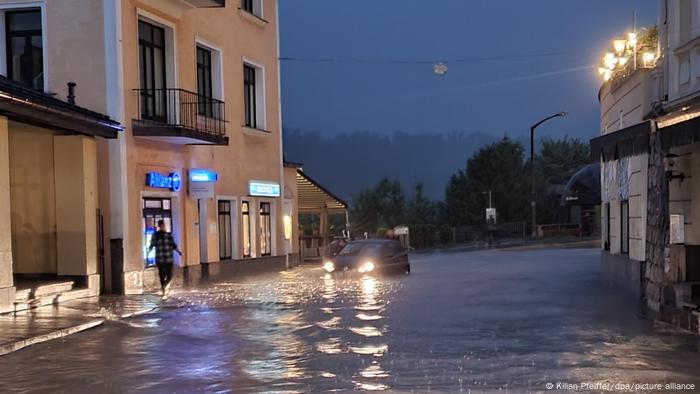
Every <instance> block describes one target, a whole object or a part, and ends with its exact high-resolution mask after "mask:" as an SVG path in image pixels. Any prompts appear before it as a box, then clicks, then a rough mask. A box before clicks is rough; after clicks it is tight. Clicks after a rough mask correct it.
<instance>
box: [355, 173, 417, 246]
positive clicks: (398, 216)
mask: <svg viewBox="0 0 700 394" xmlns="http://www.w3.org/2000/svg"><path fill="white" fill-rule="evenodd" d="M352 202H353V204H352V210H351V213H350V215H351V217H352V222H353V228H354V229H355V230H356V231H358V230H359V231H360V232H368V233H371V234H372V233H374V232H376V231H377V229H379V228H380V227H394V226H397V225H399V224H402V222H403V220H404V218H405V217H406V212H405V210H406V206H405V204H406V198H405V196H404V193H403V190H402V189H401V183H400V182H399V181H398V180H394V181H391V180H389V179H388V178H383V179H381V180H380V181H379V182H378V183H377V184H376V185H375V186H373V187H370V188H367V189H365V190H363V191H362V192H360V194H358V195H357V196H356V197H354V198H353V200H352Z"/></svg>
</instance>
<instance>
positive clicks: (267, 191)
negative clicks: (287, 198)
mask: <svg viewBox="0 0 700 394" xmlns="http://www.w3.org/2000/svg"><path fill="white" fill-rule="evenodd" d="M248 194H249V195H251V196H253V197H279V196H280V185H279V183H275V182H264V181H250V182H248Z"/></svg>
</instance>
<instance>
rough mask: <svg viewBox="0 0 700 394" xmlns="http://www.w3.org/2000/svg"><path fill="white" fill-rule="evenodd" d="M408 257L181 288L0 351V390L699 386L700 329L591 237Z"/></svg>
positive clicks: (521, 389) (474, 389)
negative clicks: (140, 307) (606, 257)
mask: <svg viewBox="0 0 700 394" xmlns="http://www.w3.org/2000/svg"><path fill="white" fill-rule="evenodd" d="M411 263H412V273H411V274H410V275H398V276H389V277H360V276H357V277H355V276H342V275H341V276H330V275H326V274H325V272H324V271H322V270H321V269H320V268H317V267H308V266H307V267H302V268H298V269H294V270H291V271H287V272H282V273H279V274H270V275H265V276H256V277H249V278H241V279H238V280H231V281H228V282H226V283H220V284H218V285H216V286H214V287H212V288H210V289H209V290H208V291H207V292H204V291H195V290H191V291H188V290H181V291H180V292H177V293H176V294H175V295H174V296H173V297H172V298H171V299H169V300H168V301H165V302H164V303H163V306H162V308H161V309H160V310H158V311H157V312H156V313H153V314H149V315H145V316H141V317H138V318H134V319H130V320H126V321H120V322H117V321H115V322H109V323H107V324H106V325H105V326H104V327H101V328H97V329H93V330H90V331H87V332H84V333H81V334H77V335H74V336H71V337H68V338H66V339H64V340H59V341H52V342H48V343H45V344H40V345H36V346H33V347H30V348H28V349H25V350H22V351H19V352H16V353H13V354H11V355H8V356H5V357H1V358H0V380H2V382H3V383H2V385H3V389H2V391H4V392H8V391H9V392H28V391H33V392H36V391H38V392H62V391H65V392H76V391H79V392H136V391H139V392H178V393H179V392H182V393H185V392H193V391H204V392H234V391H235V392H250V391H253V392H310V391H352V390H387V391H397V392H404V391H408V392H410V391H416V392H426V391H433V392H460V391H463V392H491V391H500V390H502V391H503V392H506V391H510V392H540V391H554V392H556V391H557V390H556V387H555V389H554V390H547V386H546V384H547V383H553V384H556V383H557V382H567V383H571V384H579V385H580V384H581V383H582V382H588V383H596V382H607V383H612V384H615V383H652V382H653V383H682V384H689V383H694V384H695V387H700V386H699V385H700V374H698V372H697V371H698V368H699V367H700V350H699V349H700V341H699V340H698V338H697V337H695V336H692V335H686V334H683V333H680V332H678V331H675V330H672V329H670V328H667V327H666V326H663V325H658V324H654V323H653V322H650V321H648V320H645V319H642V318H641V317H640V315H639V312H640V310H639V307H638V305H637V304H636V303H635V302H634V301H632V302H628V301H626V300H624V299H622V298H621V297H620V296H619V295H618V294H615V293H611V292H608V291H607V290H605V289H604V288H602V287H601V285H600V284H599V280H598V263H599V252H598V251H597V250H594V249H577V250H574V249H569V250H536V251H487V252H476V253H438V254H420V255H414V256H412V260H411ZM579 391H581V392H586V391H591V392H601V391H603V390H579ZM665 392H667V391H665ZM680 392H688V391H680Z"/></svg>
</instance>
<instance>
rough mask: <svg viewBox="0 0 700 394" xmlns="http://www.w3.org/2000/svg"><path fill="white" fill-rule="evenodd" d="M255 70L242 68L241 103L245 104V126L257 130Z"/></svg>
mask: <svg viewBox="0 0 700 394" xmlns="http://www.w3.org/2000/svg"><path fill="white" fill-rule="evenodd" d="M255 74H256V72H255V68H253V67H251V66H249V65H247V64H246V65H244V66H243V101H244V102H245V125H246V126H247V127H252V128H254V129H257V128H258V122H257V112H258V111H257V94H256V93H257V92H256V85H255Z"/></svg>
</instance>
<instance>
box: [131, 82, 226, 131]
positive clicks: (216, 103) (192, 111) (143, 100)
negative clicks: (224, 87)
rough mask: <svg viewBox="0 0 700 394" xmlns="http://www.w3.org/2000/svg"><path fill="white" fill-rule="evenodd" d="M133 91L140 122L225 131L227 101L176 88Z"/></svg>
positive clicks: (147, 124)
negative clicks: (136, 97)
mask: <svg viewBox="0 0 700 394" xmlns="http://www.w3.org/2000/svg"><path fill="white" fill-rule="evenodd" d="M134 91H135V92H136V93H137V96H138V108H139V118H138V123H139V125H142V126H147V127H176V128H183V129H189V130H192V131H197V132H202V133H207V134H212V135H216V136H224V135H225V134H226V116H225V115H226V105H225V104H224V102H223V101H221V100H217V99H214V98H211V97H206V96H202V95H199V94H197V93H194V92H190V91H188V90H184V89H177V88H170V89H135V90H134Z"/></svg>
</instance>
